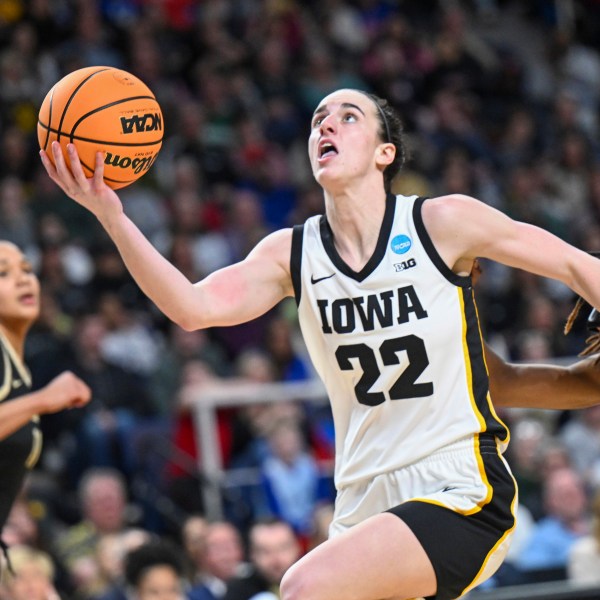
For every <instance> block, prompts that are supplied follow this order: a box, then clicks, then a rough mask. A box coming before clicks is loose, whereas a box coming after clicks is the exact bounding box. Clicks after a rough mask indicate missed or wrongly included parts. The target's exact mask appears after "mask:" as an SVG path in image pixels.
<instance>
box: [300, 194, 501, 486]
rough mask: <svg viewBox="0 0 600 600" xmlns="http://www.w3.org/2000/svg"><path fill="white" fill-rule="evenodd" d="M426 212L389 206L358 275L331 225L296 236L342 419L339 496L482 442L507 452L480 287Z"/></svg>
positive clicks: (307, 323) (314, 345)
mask: <svg viewBox="0 0 600 600" xmlns="http://www.w3.org/2000/svg"><path fill="white" fill-rule="evenodd" d="M423 202H424V199H423V198H417V197H416V196H412V197H404V196H396V197H394V196H392V195H388V200H387V205H386V210H385V216H384V219H383V223H382V226H381V231H380V233H379V239H378V242H377V247H376V248H375V251H374V253H373V256H372V257H371V258H370V260H369V261H368V263H367V264H366V265H365V266H364V268H363V269H362V270H361V271H360V272H355V271H353V270H352V269H351V268H350V267H348V265H347V264H346V263H345V262H344V261H343V260H342V259H341V257H340V256H339V254H338V253H337V251H336V248H335V245H334V243H333V237H332V232H331V229H330V227H329V224H328V222H327V219H326V217H325V216H315V217H311V218H310V219H308V220H307V221H306V223H305V224H304V225H303V226H302V225H300V226H296V227H295V228H294V234H293V241H292V256H291V272H292V280H293V283H294V291H295V295H296V301H297V303H298V314H299V321H300V327H301V329H302V333H303V335H304V340H305V342H306V346H307V348H308V351H309V353H310V356H311V359H312V361H313V363H314V366H315V368H316V370H317V372H318V373H319V375H320V376H321V378H322V380H323V382H324V384H325V387H326V389H327V393H328V395H329V399H330V402H331V407H332V411H333V418H334V424H335V438H336V467H335V481H336V486H337V487H338V489H339V488H342V487H344V486H345V485H347V484H349V483H354V482H357V481H360V480H363V479H369V478H371V477H373V476H374V475H377V474H379V473H383V472H387V471H393V470H397V469H400V468H402V467H404V466H406V465H409V464H411V463H414V462H415V461H418V460H420V459H422V458H424V457H426V456H428V455H430V454H431V453H433V452H435V451H436V450H438V449H440V448H442V447H444V446H446V445H448V444H451V443H453V442H455V441H457V440H460V439H462V438H465V437H467V436H470V435H473V434H475V433H480V432H488V433H491V434H493V435H495V436H496V437H497V438H498V440H499V441H500V442H501V443H502V446H503V448H504V447H505V445H506V443H507V442H508V430H507V429H506V426H505V425H504V424H503V423H502V422H501V421H500V420H499V419H498V417H497V416H496V414H495V412H494V409H493V406H492V404H491V400H490V397H489V390H488V376H487V369H486V365H485V361H484V356H483V347H482V340H481V334H480V330H479V322H478V318H477V311H476V307H475V302H474V298H473V291H472V288H471V279H470V277H461V276H458V275H456V274H455V273H453V272H452V271H451V270H450V269H449V268H448V267H447V266H446V264H445V263H444V262H443V260H442V259H441V257H440V256H439V254H438V253H437V251H436V249H435V247H434V246H433V243H432V241H431V239H430V237H429V235H428V233H427V231H426V230H425V227H424V225H423V220H422V217H421V207H422V205H423Z"/></svg>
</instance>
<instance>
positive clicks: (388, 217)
mask: <svg viewBox="0 0 600 600" xmlns="http://www.w3.org/2000/svg"><path fill="white" fill-rule="evenodd" d="M395 213H396V196H394V194H387V196H386V202H385V212H384V215H383V221H382V223H381V228H380V229H379V237H378V238H377V245H376V246H375V250H374V252H373V254H372V255H371V258H369V260H368V261H367V264H366V265H365V266H364V267H363V268H362V269H361V270H360V271H358V272H357V271H354V270H353V269H351V268H350V267H349V266H348V265H347V264H346V263H345V262H344V260H343V259H342V257H341V256H340V255H339V254H338V251H337V250H336V247H335V244H334V242H333V231H331V227H330V226H329V221H327V216H326V215H323V216H322V217H321V221H320V224H319V228H320V232H321V241H322V242H323V247H324V248H325V252H327V255H328V256H329V258H330V259H331V262H332V263H333V264H334V265H335V267H336V268H337V269H338V270H339V271H341V272H342V273H343V274H344V275H346V276H347V277H350V278H351V279H354V280H355V281H359V282H360V281H364V280H365V279H366V278H367V277H368V276H369V275H370V274H371V273H372V272H373V271H374V270H375V269H376V268H377V267H378V265H379V263H380V262H381V261H382V260H383V257H384V256H385V252H386V250H387V246H388V240H389V238H390V233H391V231H392V225H393V224H394V215H395Z"/></svg>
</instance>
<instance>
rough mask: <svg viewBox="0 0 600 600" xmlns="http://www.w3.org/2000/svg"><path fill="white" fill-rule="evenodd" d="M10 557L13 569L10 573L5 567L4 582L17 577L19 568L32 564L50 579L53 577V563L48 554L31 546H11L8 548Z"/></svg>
mask: <svg viewBox="0 0 600 600" xmlns="http://www.w3.org/2000/svg"><path fill="white" fill-rule="evenodd" d="M8 555H9V558H10V564H11V566H12V569H13V571H14V575H13V573H11V571H10V569H6V574H5V576H6V582H7V583H10V582H11V581H13V580H14V579H15V577H18V576H19V574H20V572H21V569H22V568H23V567H24V566H26V565H34V566H36V567H38V568H39V570H40V571H41V572H42V573H43V574H44V576H45V577H47V578H48V579H49V580H50V581H52V580H53V579H54V564H53V563H52V559H51V558H50V556H49V555H48V554H46V553H45V552H42V551H41V550H37V549H36V548H32V547H31V546H25V545H22V546H12V547H11V548H9V550H8Z"/></svg>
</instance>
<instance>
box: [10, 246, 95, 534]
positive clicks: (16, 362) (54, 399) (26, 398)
mask: <svg viewBox="0 0 600 600" xmlns="http://www.w3.org/2000/svg"><path fill="white" fill-rule="evenodd" d="M39 308H40V284H39V281H38V278H37V277H36V275H35V273H34V272H33V269H32V267H31V264H30V263H29V261H28V260H27V259H26V258H25V256H24V255H23V254H22V252H21V251H20V250H19V248H17V247H16V246H15V245H14V244H12V243H9V242H5V241H0V473H2V485H0V532H1V530H2V527H3V526H4V523H5V522H6V518H7V517H8V514H9V512H10V509H11V506H12V503H13V501H14V499H15V497H16V495H17V494H18V493H19V490H20V488H21V485H22V483H23V479H24V478H25V475H26V473H27V471H28V470H29V469H31V468H32V467H33V466H34V465H35V463H36V462H37V460H38V458H39V455H40V450H41V447H42V436H41V432H40V429H39V426H38V422H39V417H38V416H37V415H39V414H42V413H50V412H57V411H59V410H62V409H64V408H69V407H74V406H82V405H83V404H85V403H87V402H88V401H89V398H90V390H89V388H88V387H87V385H85V383H83V382H82V381H81V380H80V379H79V378H78V377H75V375H73V374H72V373H69V372H65V373H62V374H61V375H59V376H58V377H56V378H55V379H54V380H52V381H51V382H50V383H49V384H48V385H47V386H45V387H44V388H42V389H41V390H39V391H37V392H33V393H32V392H31V376H30V374H29V371H28V370H27V367H26V366H25V365H24V363H23V351H24V345H25V337H26V335H27V332H28V331H29V328H30V327H31V325H32V324H33V323H34V321H35V320H36V319H37V317H38V314H39Z"/></svg>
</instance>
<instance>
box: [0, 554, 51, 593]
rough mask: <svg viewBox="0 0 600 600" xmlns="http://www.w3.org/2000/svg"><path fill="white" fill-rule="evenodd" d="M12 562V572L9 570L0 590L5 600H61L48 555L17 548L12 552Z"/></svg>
mask: <svg viewBox="0 0 600 600" xmlns="http://www.w3.org/2000/svg"><path fill="white" fill-rule="evenodd" d="M10 562H11V566H12V570H11V569H7V574H6V578H5V583H4V584H3V585H2V587H1V589H0V597H2V599H3V600H60V597H59V595H58V593H57V591H56V588H55V587H54V583H53V578H54V565H53V563H52V559H51V558H50V556H49V555H48V554H46V553H45V552H42V551H41V550H36V549H35V548H31V547H29V546H15V547H14V548H11V550H10ZM4 568H6V565H5V566H4V567H3V569H4Z"/></svg>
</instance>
